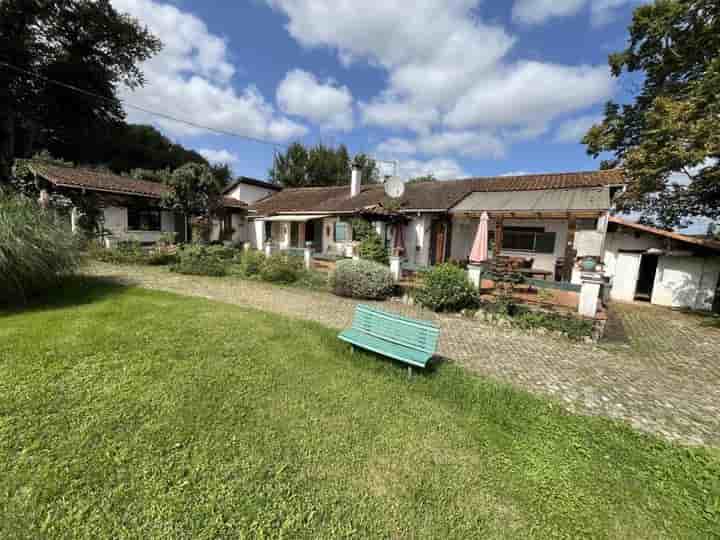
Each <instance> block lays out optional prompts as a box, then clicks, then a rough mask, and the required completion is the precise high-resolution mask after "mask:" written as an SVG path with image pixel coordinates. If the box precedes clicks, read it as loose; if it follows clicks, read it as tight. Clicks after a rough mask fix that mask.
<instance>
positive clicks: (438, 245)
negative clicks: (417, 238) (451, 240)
mask: <svg viewBox="0 0 720 540" xmlns="http://www.w3.org/2000/svg"><path fill="white" fill-rule="evenodd" d="M447 235H448V224H447V222H445V221H433V223H432V226H431V228H430V264H431V265H434V264H442V263H444V262H445V260H446V259H447V240H448V236H447Z"/></svg>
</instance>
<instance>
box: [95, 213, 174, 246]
mask: <svg viewBox="0 0 720 540" xmlns="http://www.w3.org/2000/svg"><path fill="white" fill-rule="evenodd" d="M103 216H104V218H105V224H104V226H105V228H106V229H107V230H108V231H110V232H111V233H112V235H111V237H110V239H111V241H116V242H117V241H121V242H122V241H127V240H136V241H138V242H142V243H151V242H157V241H158V240H160V237H161V236H162V235H163V234H164V233H166V232H175V214H173V212H167V211H165V210H163V211H161V212H160V229H161V230H160V231H130V230H128V212H127V208H126V207H124V206H109V207H107V208H104V209H103Z"/></svg>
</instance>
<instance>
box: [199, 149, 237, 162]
mask: <svg viewBox="0 0 720 540" xmlns="http://www.w3.org/2000/svg"><path fill="white" fill-rule="evenodd" d="M198 153H199V154H200V155H201V156H202V157H204V158H205V159H207V160H208V161H209V162H210V163H227V164H232V163H237V162H238V161H240V156H238V155H237V154H235V153H233V152H230V151H229V150H225V149H222V150H213V149H212V148H201V149H199V150H198Z"/></svg>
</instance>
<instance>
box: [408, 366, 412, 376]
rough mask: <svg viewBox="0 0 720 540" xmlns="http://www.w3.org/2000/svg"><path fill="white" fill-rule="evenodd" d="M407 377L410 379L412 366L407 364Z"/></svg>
mask: <svg viewBox="0 0 720 540" xmlns="http://www.w3.org/2000/svg"><path fill="white" fill-rule="evenodd" d="M408 379H412V366H408Z"/></svg>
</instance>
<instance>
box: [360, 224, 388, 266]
mask: <svg viewBox="0 0 720 540" xmlns="http://www.w3.org/2000/svg"><path fill="white" fill-rule="evenodd" d="M358 255H359V256H360V258H361V259H365V260H367V261H375V262H376V263H380V264H384V265H387V264H388V263H389V259H388V250H387V249H385V244H384V243H383V241H382V238H380V235H378V233H376V232H375V231H372V232H371V233H370V234H368V235H367V236H366V237H365V239H364V240H363V241H362V242H360V245H359V246H358Z"/></svg>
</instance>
